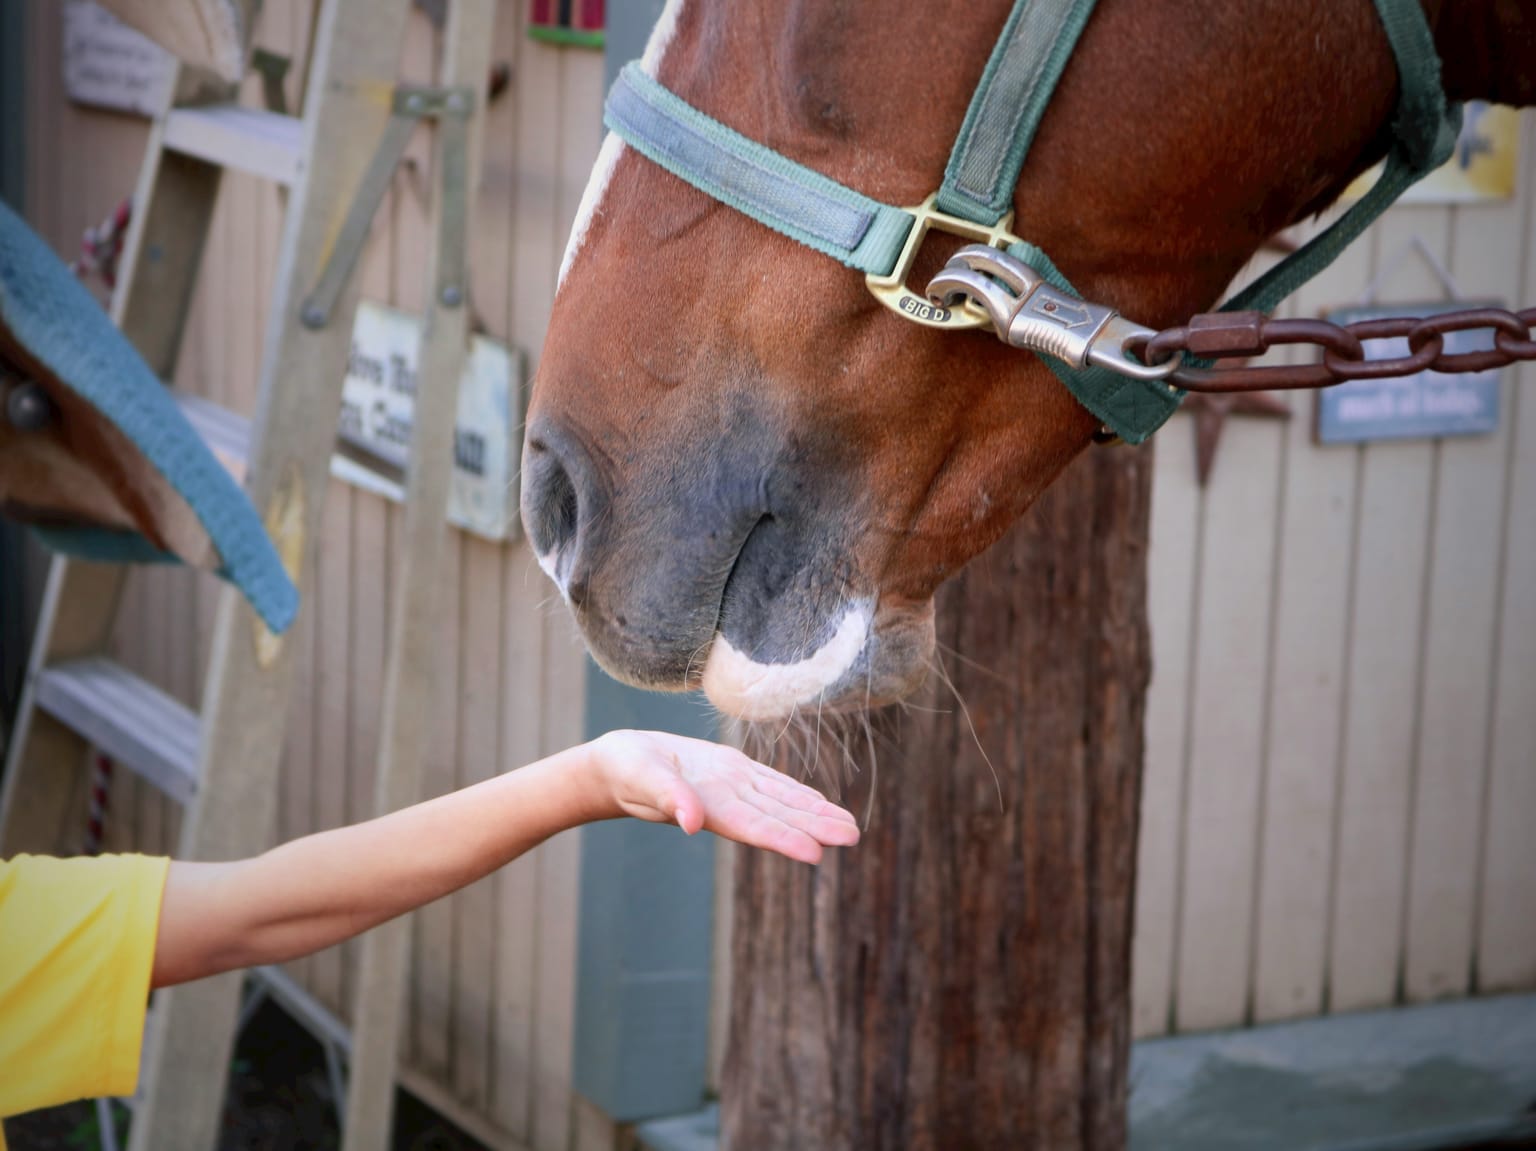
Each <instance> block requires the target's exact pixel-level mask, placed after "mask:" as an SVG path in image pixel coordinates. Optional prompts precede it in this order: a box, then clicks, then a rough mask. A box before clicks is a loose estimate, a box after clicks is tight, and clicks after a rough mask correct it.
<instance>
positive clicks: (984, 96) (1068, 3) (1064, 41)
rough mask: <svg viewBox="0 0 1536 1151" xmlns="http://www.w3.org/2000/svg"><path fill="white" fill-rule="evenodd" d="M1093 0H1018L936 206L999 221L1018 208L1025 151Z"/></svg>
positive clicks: (982, 221)
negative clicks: (1017, 192) (1017, 189)
mask: <svg viewBox="0 0 1536 1151" xmlns="http://www.w3.org/2000/svg"><path fill="white" fill-rule="evenodd" d="M1093 5H1094V0H1019V2H1018V3H1016V4H1015V5H1014V6H1013V11H1012V12H1011V13H1010V14H1009V16H1008V23H1007V24H1005V25H1004V26H1003V32H1002V35H1001V36H999V37H998V40H997V45H996V46H995V47H994V48H993V49H992V56H991V58H990V59H989V60H988V61H987V68H986V71H985V72H983V73H982V74H981V83H980V84H979V85H977V87H976V94H975V95H974V96H972V97H971V106H970V107H969V108H968V109H967V110H966V113H965V122H964V123H963V124H962V125H961V126H960V135H959V136H958V137H956V139H955V147H954V150H953V151H951V152H950V155H949V164H948V166H947V167H946V168H945V169H944V183H943V185H942V186H941V187H940V188H939V198H938V207H939V210H940V211H943V212H948V213H949V214H950V215H952V216H960V217H962V218H964V219H967V220H974V221H975V222H977V223H978V224H995V223H996V222H997V221H998V220H1000V219H1002V218H1003V217H1004V216H1005V215H1007V214H1008V212H1009V211H1011V210H1012V208H1013V189H1014V186H1015V185H1017V184H1018V182H1019V171H1020V169H1021V168H1022V167H1023V166H1024V156H1025V154H1026V153H1027V152H1028V151H1029V146H1030V144H1031V143H1032V142H1033V141H1034V138H1035V129H1036V128H1038V127H1039V126H1040V118H1041V117H1042V116H1043V115H1045V109H1046V107H1047V105H1049V104H1050V102H1051V95H1052V94H1053V93H1054V92H1055V91H1056V81H1057V80H1058V79H1060V78H1061V73H1062V70H1063V69H1064V68H1065V67H1066V66H1067V61H1068V60H1070V59H1071V58H1072V50H1073V49H1074V48H1075V47H1076V46H1077V38H1078V36H1080V35H1081V34H1082V31H1083V26H1084V25H1086V24H1087V23H1088V17H1089V16H1090V15H1092V13H1093Z"/></svg>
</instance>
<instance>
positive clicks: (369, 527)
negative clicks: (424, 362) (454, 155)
mask: <svg viewBox="0 0 1536 1151" xmlns="http://www.w3.org/2000/svg"><path fill="white" fill-rule="evenodd" d="M407 35H409V32H408V33H407ZM394 206H395V191H394V189H393V188H391V190H389V191H388V192H386V193H385V195H384V200H383V202H382V203H381V204H380V205H379V212H378V216H377V218H376V219H375V220H374V225H373V230H372V231H371V233H370V234H369V236H368V243H367V246H366V247H365V248H364V249H363V254H362V259H361V260H360V262H359V264H358V269H357V275H358V280H359V283H360V285H361V292H362V297H363V299H365V300H388V299H389V294H390V291H391V289H392V286H393V282H394V275H395V242H394V240H395V236H394V230H393V228H391V227H390V223H391V220H392V218H393V213H394ZM350 504H351V523H350V524H349V525H348V530H349V531H350V532H351V540H350V548H351V553H352V571H351V573H350V575H349V577H348V596H347V605H346V617H347V618H346V621H345V623H344V624H343V625H341V626H344V627H345V629H346V631H347V637H348V647H349V649H350V650H351V652H352V693H351V698H350V700H349V701H348V707H347V728H348V738H347V763H346V765H345V772H346V777H347V784H346V792H347V822H348V823H358V822H360V821H362V820H366V819H371V818H372V817H373V816H374V815H376V814H378V812H377V811H376V809H375V789H376V786H377V783H378V760H379V739H380V730H381V728H382V727H383V725H384V720H385V714H384V677H385V666H386V661H387V659H388V656H389V643H388V637H389V626H390V623H389V621H390V618H391V616H390V611H389V584H390V579H391V570H392V568H391V564H390V563H389V559H390V557H389V550H388V549H389V509H388V506H387V505H386V503H385V501H384V500H382V499H380V498H379V497H378V496H376V495H372V494H370V493H368V492H364V491H361V490H356V489H354V490H353V491H352V495H351V500H350ZM361 957H362V942H361V941H360V940H355V939H354V940H350V941H348V942H347V943H346V944H345V945H343V947H342V964H343V968H344V970H345V971H346V982H347V985H348V987H349V988H355V987H357V985H358V984H357V978H358V964H359V963H360V962H361ZM346 1008H347V1012H348V1015H347V1018H349V1019H350V1018H352V1016H353V1013H354V1012H355V992H354V993H349V994H348V996H347V998H346Z"/></svg>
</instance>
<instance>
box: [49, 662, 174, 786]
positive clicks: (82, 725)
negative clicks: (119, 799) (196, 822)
mask: <svg viewBox="0 0 1536 1151" xmlns="http://www.w3.org/2000/svg"><path fill="white" fill-rule="evenodd" d="M36 699H37V706H38V707H40V708H42V709H43V710H44V711H46V712H47V713H48V714H49V715H51V716H53V717H54V718H55V719H57V720H58V721H59V722H61V723H63V724H64V725H65V726H66V727H69V728H71V729H72V730H74V731H76V732H79V733H80V734H81V735H82V736H84V737H85V738H86V739H88V740H89V741H90V742H91V743H93V744H95V745H96V746H97V747H98V748H99V749H100V750H101V752H102V754H104V755H106V756H108V757H109V758H110V759H112V760H113V761H114V762H116V763H120V764H122V765H123V766H124V767H126V768H129V769H130V770H132V771H134V772H136V773H137V774H138V775H140V776H142V777H143V778H144V779H146V780H148V781H149V782H150V783H152V784H154V785H155V786H156V787H158V788H159V789H160V790H161V791H163V792H165V794H166V795H168V796H170V797H171V798H172V799H174V800H176V801H177V802H178V803H183V804H185V803H188V802H189V801H190V800H191V799H192V796H193V793H194V792H195V791H196V790H197V753H198V743H199V741H200V738H201V724H200V723H199V722H198V718H197V715H196V713H195V712H193V711H192V709H191V708H189V707H187V706H186V705H184V704H182V703H179V702H178V701H176V700H174V699H172V698H171V697H170V696H168V695H166V694H165V692H163V691H161V690H160V689H159V688H158V687H155V686H154V684H152V683H149V682H147V681H146V680H143V679H140V678H139V677H138V676H136V675H134V674H133V673H132V672H131V671H129V670H128V669H127V668H125V667H123V666H121V665H120V664H116V663H113V662H112V661H111V660H109V659H102V658H99V657H93V658H91V659H80V660H72V661H70V662H69V663H62V664H59V665H57V666H55V667H49V668H44V669H43V671H42V672H41V673H39V675H38V677H37V696H36Z"/></svg>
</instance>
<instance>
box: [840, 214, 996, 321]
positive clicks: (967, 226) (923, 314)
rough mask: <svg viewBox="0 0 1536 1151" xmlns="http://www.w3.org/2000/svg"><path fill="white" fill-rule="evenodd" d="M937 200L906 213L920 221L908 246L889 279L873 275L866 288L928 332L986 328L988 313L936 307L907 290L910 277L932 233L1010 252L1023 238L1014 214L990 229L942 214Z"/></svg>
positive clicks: (908, 238)
mask: <svg viewBox="0 0 1536 1151" xmlns="http://www.w3.org/2000/svg"><path fill="white" fill-rule="evenodd" d="M937 198H938V193H937V192H935V193H934V194H933V195H931V196H929V197H928V198H927V199H926V200H924V201H923V202H922V203H921V204H919V205H917V206H916V207H914V208H906V209H904V210H905V211H908V212H910V213H912V215H913V216H914V217H916V221H915V222H914V223H913V225H912V230H911V231H910V232H908V233H907V242H906V243H905V244H903V245H902V248H901V254H900V255H899V256H897V257H896V266H895V267H894V268H892V269H891V272H890V275H888V276H876V275H874V274H872V273H871V274H870V275H867V276H865V277H864V283H865V286H867V287H868V288H869V292H870V295H872V296H874V297H875V299H877V300H879V301H880V302H881V303H882V304H884V305H885V306H886V307H887V308H889V309H891V311H893V312H895V313H896V314H897V315H899V316H905V317H906V318H907V319H909V320H911V321H912V322H913V323H915V324H921V325H923V326H924V327H925V328H939V329H941V330H943V331H946V332H958V331H963V330H965V329H967V328H982V327H986V326H987V325H989V324H990V323H991V322H992V321H991V319H990V318H989V317H988V316H987V315H986V314H985V313H984V312H982V311H980V310H979V309H976V308H971V307H966V306H964V305H961V306H959V307H954V308H948V307H944V306H943V305H942V304H935V303H932V302H930V301H929V299H928V297H927V296H926V295H925V294H924V293H922V292H914V291H913V290H912V289H911V288H909V287H907V274H908V273H909V272H910V271H911V270H912V265H913V264H914V263H915V262H916V261H917V253H918V252H920V251H921V250H922V247H923V239H924V237H926V236H927V235H928V233H929V232H930V231H936V232H944V233H946V234H948V235H951V236H959V237H960V238H961V239H962V240H968V241H970V242H971V243H975V244H986V245H987V246H989V247H993V248H1006V247H1008V245H1009V244H1016V243H1018V242H1019V238H1018V237H1017V236H1015V235H1014V234H1013V232H1012V230H1011V229H1012V228H1013V213H1012V212H1009V213H1008V214H1007V215H1006V216H1004V217H1003V218H1002V219H1001V220H999V221H998V222H997V223H996V224H992V225H990V226H989V225H987V224H978V223H976V222H975V221H973V220H964V219H961V218H960V217H959V216H951V215H948V214H947V213H944V212H941V211H939V210H938V209H937V208H936V207H934V201H935V200H936V199H937Z"/></svg>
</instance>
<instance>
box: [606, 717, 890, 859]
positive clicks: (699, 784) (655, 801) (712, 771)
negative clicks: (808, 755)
mask: <svg viewBox="0 0 1536 1151" xmlns="http://www.w3.org/2000/svg"><path fill="white" fill-rule="evenodd" d="M594 746H595V748H596V750H598V751H599V753H600V757H601V759H602V762H603V765H604V772H603V774H604V777H605V779H606V780H607V782H608V785H609V786H610V787H611V788H612V793H613V798H614V800H615V801H617V803H618V805H619V807H620V808H621V809H622V810H623V811H624V813H625V814H626V815H632V816H635V817H636V818H638V819H645V820H650V821H652V822H654V823H676V824H678V826H680V827H681V828H682V829H683V830H684V831H685V832H687V833H688V834H689V835H692V834H694V833H695V832H697V831H699V830H701V829H703V830H706V831H712V832H714V833H715V834H716V835H722V836H724V837H725V838H727V839H734V840H736V841H737V842H739V843H747V844H751V845H752V846H753V847H763V848H767V849H768V850H770V851H777V852H778V853H780V854H781V855H786V856H788V857H789V858H791V859H798V860H800V861H802V862H804V863H818V862H820V861H821V852H822V848H823V847H847V846H851V845H853V844H855V843H857V842H858V841H859V828H858V824H857V823H856V822H855V821H854V818H853V816H852V815H851V814H850V813H849V812H847V811H846V810H844V809H843V808H841V807H839V806H838V805H837V804H835V803H832V802H831V801H829V800H827V799H825V798H824V797H823V796H822V795H821V794H820V793H819V792H817V791H815V790H814V789H812V788H810V787H807V786H806V785H805V784H803V783H797V782H795V781H794V780H792V779H790V778H789V777H788V776H787V775H784V774H783V773H782V772H778V771H775V770H774V769H773V768H771V767H767V766H765V765H763V764H761V763H758V762H757V761H756V760H754V759H751V758H749V757H747V756H745V755H743V754H742V753H741V752H739V751H737V750H736V749H735V748H732V747H726V746H724V745H722V744H716V743H709V742H708V741H706V740H701V739H688V738H686V737H684V736H678V735H669V734H666V733H664V732H654V731H614V732H609V733H608V734H607V735H605V736H603V737H602V738H600V739H599V740H597V741H596V743H595V745H594Z"/></svg>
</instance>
